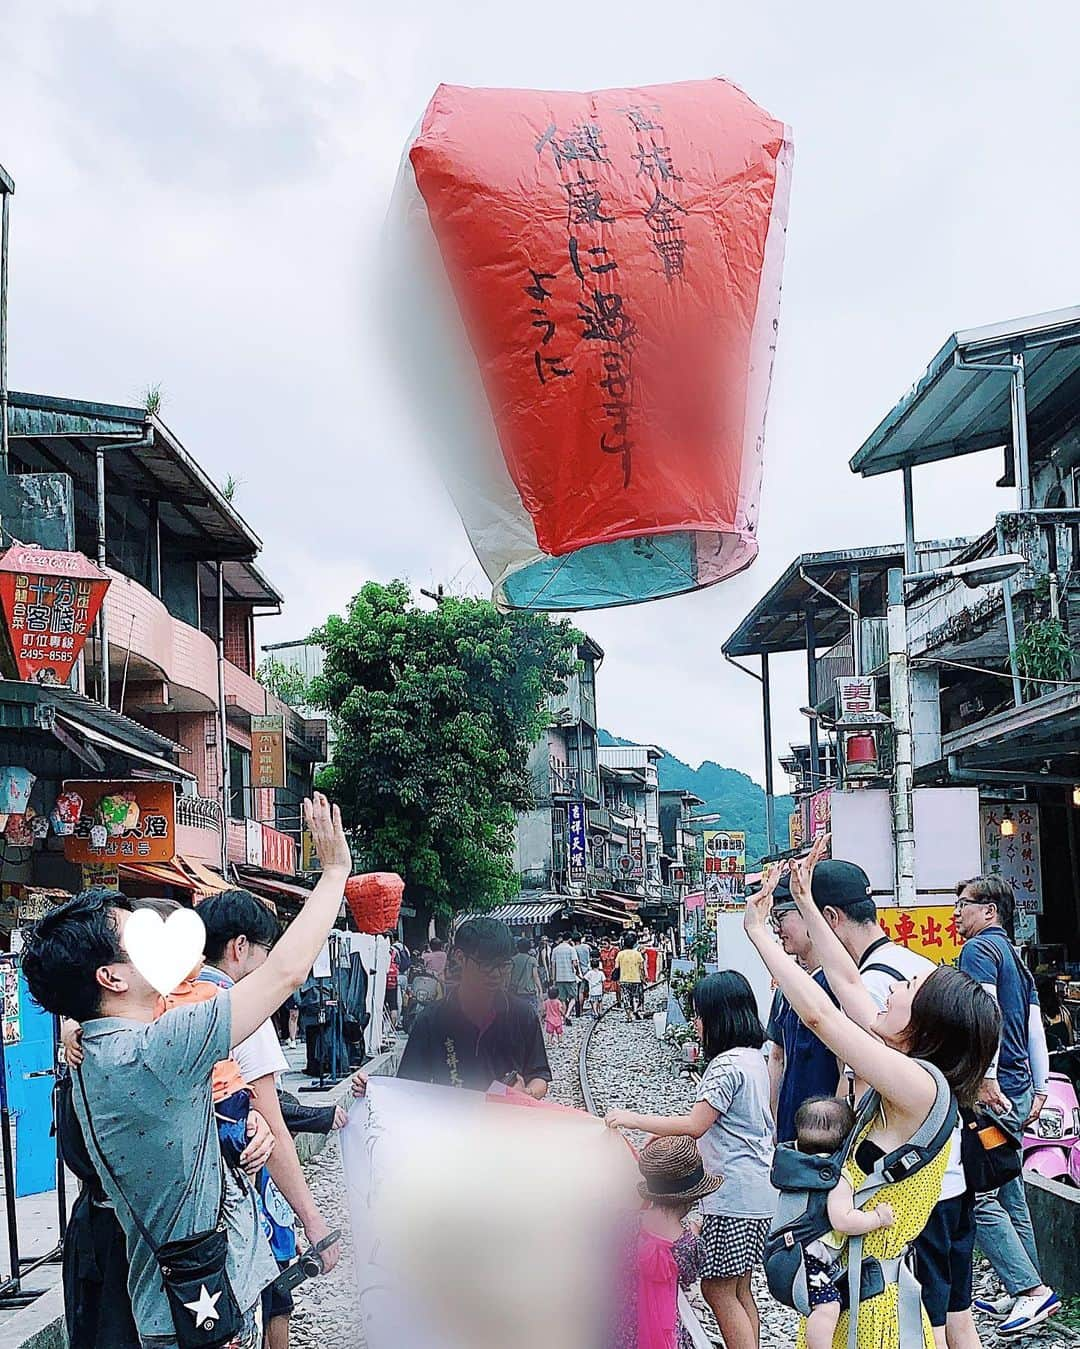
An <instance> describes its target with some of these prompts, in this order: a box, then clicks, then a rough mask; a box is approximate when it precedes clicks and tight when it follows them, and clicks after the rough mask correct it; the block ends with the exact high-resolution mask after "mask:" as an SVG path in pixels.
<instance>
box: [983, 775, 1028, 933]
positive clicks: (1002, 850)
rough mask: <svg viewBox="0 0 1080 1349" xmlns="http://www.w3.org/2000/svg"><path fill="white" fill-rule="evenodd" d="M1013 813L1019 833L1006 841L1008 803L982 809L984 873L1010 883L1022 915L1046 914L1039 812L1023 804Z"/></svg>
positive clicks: (988, 803)
mask: <svg viewBox="0 0 1080 1349" xmlns="http://www.w3.org/2000/svg"><path fill="white" fill-rule="evenodd" d="M1009 809H1010V813H1011V814H1012V818H1013V823H1014V824H1015V826H1016V832H1015V833H1014V834H1012V835H1011V836H1010V837H1008V838H1003V837H1002V835H1001V821H1002V817H1003V815H1004V811H1005V804H1004V802H1001V801H987V802H984V803H983V804H981V805H980V806H979V834H980V842H981V846H982V863H983V872H984V874H988V875H994V874H996V875H999V876H1003V877H1004V878H1005V880H1007V881H1008V882H1009V884H1010V885H1011V886H1012V888H1013V891H1014V892H1015V894H1016V908H1017V912H1018V913H1042V911H1043V898H1042V858H1041V853H1040V848H1039V808H1038V806H1032V805H1027V804H1025V803H1023V802H1021V803H1020V804H1019V805H1013V806H1010V807H1009Z"/></svg>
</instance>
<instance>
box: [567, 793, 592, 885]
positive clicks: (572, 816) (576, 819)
mask: <svg viewBox="0 0 1080 1349" xmlns="http://www.w3.org/2000/svg"><path fill="white" fill-rule="evenodd" d="M566 835H567V848H568V849H569V856H570V879H571V880H572V881H583V880H584V879H585V877H586V875H587V874H588V870H589V840H588V836H587V832H586V816H585V803H584V801H571V802H570V804H569V805H568V806H567V807H566Z"/></svg>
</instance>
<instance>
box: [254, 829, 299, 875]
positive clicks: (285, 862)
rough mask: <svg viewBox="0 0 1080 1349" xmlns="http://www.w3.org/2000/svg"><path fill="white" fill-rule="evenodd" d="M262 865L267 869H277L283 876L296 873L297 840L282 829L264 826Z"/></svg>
mask: <svg viewBox="0 0 1080 1349" xmlns="http://www.w3.org/2000/svg"><path fill="white" fill-rule="evenodd" d="M262 865H263V869H264V870H266V871H277V872H279V873H280V874H281V875H283V876H293V875H295V874H296V842H295V840H294V839H293V838H291V837H290V835H288V834H283V833H282V832H281V830H280V829H271V828H270V826H269V825H268V824H264V825H263V826H262Z"/></svg>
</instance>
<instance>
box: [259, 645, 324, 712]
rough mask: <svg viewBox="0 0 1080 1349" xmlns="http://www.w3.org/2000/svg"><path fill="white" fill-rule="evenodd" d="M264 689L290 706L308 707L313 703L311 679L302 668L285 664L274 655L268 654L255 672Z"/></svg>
mask: <svg viewBox="0 0 1080 1349" xmlns="http://www.w3.org/2000/svg"><path fill="white" fill-rule="evenodd" d="M255 673H256V677H257V679H258V681H259V683H260V684H261V685H262V686H263V688H264V689H269V691H270V692H271V693H272V694H273V695H274V697H275V698H280V699H281V701H282V702H283V703H288V704H289V706H290V707H308V706H310V705H311V687H310V685H311V681H310V680H309V679H308V677H307V676H306V675H305V674H304V672H303V671H302V670H295V669H293V667H292V666H291V665H283V664H282V663H281V661H279V660H276V659H275V658H274V657H273V656H267V658H266V659H265V660H264V661H263V663H262V664H261V665H260V666H259V668H258V670H257V671H256V672H255Z"/></svg>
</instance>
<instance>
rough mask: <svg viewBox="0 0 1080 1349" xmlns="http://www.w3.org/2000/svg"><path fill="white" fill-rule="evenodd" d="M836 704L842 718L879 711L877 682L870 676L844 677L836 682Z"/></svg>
mask: <svg viewBox="0 0 1080 1349" xmlns="http://www.w3.org/2000/svg"><path fill="white" fill-rule="evenodd" d="M836 703H837V706H838V707H839V709H840V716H841V717H848V716H853V715H854V714H855V713H858V712H876V711H877V681H876V680H874V679H872V678H871V677H870V676H869V675H844V676H842V677H841V678H839V679H837V681H836Z"/></svg>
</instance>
